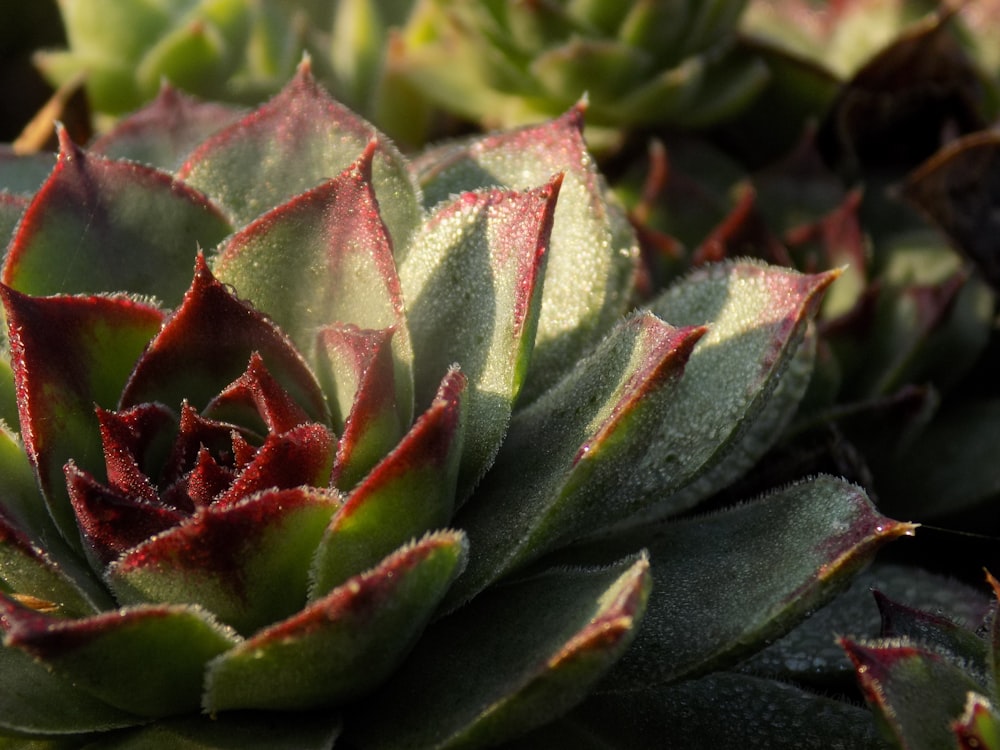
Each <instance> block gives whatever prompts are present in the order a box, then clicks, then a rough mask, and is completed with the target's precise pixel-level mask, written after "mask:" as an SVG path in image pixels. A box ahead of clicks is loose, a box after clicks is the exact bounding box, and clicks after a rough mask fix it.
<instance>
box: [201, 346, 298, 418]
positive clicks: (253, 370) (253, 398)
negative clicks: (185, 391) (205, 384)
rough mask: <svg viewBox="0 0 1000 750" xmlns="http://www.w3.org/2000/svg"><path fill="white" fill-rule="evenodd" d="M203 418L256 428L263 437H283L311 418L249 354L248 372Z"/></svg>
mask: <svg viewBox="0 0 1000 750" xmlns="http://www.w3.org/2000/svg"><path fill="white" fill-rule="evenodd" d="M204 416H205V417H207V418H209V419H213V420H216V421H222V422H224V421H228V422H232V423H233V424H247V425H254V422H255V421H257V422H262V424H261V425H260V427H262V428H263V429H262V432H263V433H264V434H269V433H276V434H281V433H284V432H288V431H289V430H291V429H294V428H295V427H299V426H300V425H304V424H306V423H307V422H309V421H310V420H309V415H308V414H307V413H306V412H305V411H304V410H303V409H302V407H301V406H299V404H297V403H296V402H295V400H294V399H292V397H291V396H290V395H289V394H288V392H287V391H285V389H284V388H282V387H281V384H280V383H278V381H276V380H275V379H274V378H273V377H271V373H269V372H268V371H267V367H266V366H265V365H264V359H263V358H262V357H261V356H260V354H259V353H257V352H254V353H253V354H251V355H250V362H249V363H248V364H247V369H246V372H244V373H243V374H242V375H240V377H238V378H237V379H236V380H234V381H233V382H232V383H231V384H230V385H229V386H227V387H226V388H225V390H223V391H222V392H221V393H220V394H219V395H218V396H216V397H215V398H214V399H212V401H211V403H209V405H208V406H207V407H205V411H204Z"/></svg>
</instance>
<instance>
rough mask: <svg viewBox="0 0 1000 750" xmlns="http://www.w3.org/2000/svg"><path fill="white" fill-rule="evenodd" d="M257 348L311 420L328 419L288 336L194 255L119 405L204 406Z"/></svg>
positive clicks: (323, 403)
mask: <svg viewBox="0 0 1000 750" xmlns="http://www.w3.org/2000/svg"><path fill="white" fill-rule="evenodd" d="M254 352H256V353H257V354H259V355H260V357H261V358H262V359H263V361H264V364H265V365H266V367H267V369H268V371H269V372H270V373H271V374H272V375H273V376H274V377H275V378H276V379H277V380H278V382H279V383H281V385H282V387H283V388H285V389H286V390H287V391H288V393H289V395H290V396H291V397H292V398H293V399H294V400H295V401H296V402H297V403H298V404H299V405H300V406H301V407H302V408H303V409H304V410H305V411H306V413H307V414H308V415H309V416H310V418H311V419H312V420H313V421H316V422H322V423H324V424H326V423H328V422H329V417H328V413H327V408H326V401H325V399H324V398H323V393H322V391H320V388H319V385H318V384H317V383H316V380H315V379H314V378H313V375H312V373H311V372H310V371H309V367H308V366H307V365H306V363H305V360H303V359H302V356H301V355H300V354H299V353H298V352H297V351H296V350H295V347H294V346H293V344H292V342H291V341H290V340H289V339H288V337H287V336H285V335H284V333H282V332H281V330H280V329H279V328H277V326H275V325H274V324H273V323H272V322H271V321H270V320H268V319H267V317H265V316H264V315H263V314H261V313H259V312H258V311H257V310H255V309H254V308H253V307H251V306H250V305H248V304H246V303H244V302H242V301H240V300H239V299H237V298H236V297H234V296H233V295H232V293H231V292H230V291H229V290H228V289H226V287H225V286H224V285H223V284H221V283H220V282H219V281H218V280H217V279H216V278H215V277H214V276H213V275H212V273H211V271H209V270H208V266H207V265H206V263H205V258H204V257H203V256H202V255H201V254H200V253H199V254H198V259H197V262H196V265H195V274H194V281H193V282H192V283H191V287H190V289H188V291H187V292H186V293H185V295H184V301H183V302H182V303H181V305H180V307H179V308H177V309H176V310H175V311H174V312H173V313H172V314H171V315H170V317H169V318H167V321H166V323H164V325H163V328H162V330H161V331H160V332H159V333H158V334H157V336H156V338H155V339H153V341H152V342H151V343H150V345H149V347H148V348H147V349H146V351H145V352H144V353H143V355H142V357H141V358H140V359H139V361H138V362H137V363H136V365H135V370H134V372H133V373H132V376H131V377H130V378H129V381H128V384H127V385H126V387H125V390H124V392H123V393H122V395H121V403H120V408H123V409H124V408H128V407H130V406H133V405H135V404H139V403H143V402H147V401H150V402H151V401H159V402H160V403H164V404H167V405H173V404H180V403H181V402H182V401H184V400H187V401H188V402H190V403H191V404H192V406H194V407H196V408H204V407H205V406H206V405H207V404H208V403H210V401H211V400H212V398H214V397H215V396H216V395H218V394H219V392H221V391H222V390H223V389H224V388H226V387H227V386H228V385H229V384H230V383H232V382H233V381H234V380H236V379H238V378H239V377H240V375H242V374H243V373H244V372H245V371H246V368H247V363H248V362H249V361H250V358H251V356H252V355H253V354H254Z"/></svg>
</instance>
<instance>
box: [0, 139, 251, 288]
mask: <svg viewBox="0 0 1000 750" xmlns="http://www.w3.org/2000/svg"><path fill="white" fill-rule="evenodd" d="M230 231H231V227H230V226H229V224H228V222H226V220H225V219H224V218H223V217H222V216H221V215H220V214H219V212H218V210H217V209H216V208H215V207H214V206H213V205H212V204H211V203H210V202H209V201H208V200H207V199H206V198H205V197H204V196H203V195H201V194H200V193H198V192H196V191H194V190H192V189H190V188H189V187H187V186H185V185H183V184H181V183H179V182H176V181H174V180H173V179H171V177H170V176H169V175H168V174H166V173H165V172H159V171H157V170H154V169H151V168H149V167H146V166H143V165H141V164H135V163H132V162H116V161H109V160H107V159H104V158H102V157H99V156H94V155H91V154H87V153H85V152H84V151H81V150H80V149H78V148H77V147H76V146H75V145H74V144H73V142H72V141H71V140H70V139H69V136H67V135H66V133H65V131H63V130H60V153H59V160H58V161H57V163H56V168H55V170H53V172H52V174H51V175H50V176H49V178H48V179H47V180H46V181H45V184H44V185H43V186H42V187H41V189H40V190H39V191H38V193H37V194H36V195H35V197H34V200H32V202H31V205H30V206H29V207H28V209H27V211H26V212H25V214H24V217H23V218H22V220H21V224H20V226H19V227H18V230H17V234H16V236H15V237H14V239H13V240H12V242H11V245H10V247H9V248H8V250H7V255H6V259H5V261H4V267H3V276H2V280H3V283H5V284H7V285H9V286H11V287H13V288H15V289H17V290H19V291H22V292H25V293H27V294H34V295H49V294H59V293H64V294H73V293H97V292H132V293H139V294H144V295H151V296H155V297H157V298H159V299H161V300H164V301H166V302H167V303H168V304H175V303H176V302H177V301H178V300H179V299H180V297H181V295H182V294H183V293H184V290H185V289H186V288H187V285H188V276H187V269H188V268H190V265H189V264H190V262H191V260H192V259H193V258H194V256H195V253H196V252H197V250H198V247H199V245H201V246H204V247H212V246H214V245H215V244H216V243H218V242H219V240H221V239H222V238H223V237H224V236H226V235H227V234H229V232H230Z"/></svg>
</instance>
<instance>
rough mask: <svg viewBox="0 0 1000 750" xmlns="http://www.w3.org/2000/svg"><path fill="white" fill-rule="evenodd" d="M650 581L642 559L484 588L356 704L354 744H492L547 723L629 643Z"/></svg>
mask: <svg viewBox="0 0 1000 750" xmlns="http://www.w3.org/2000/svg"><path fill="white" fill-rule="evenodd" d="M649 585H650V576H649V562H648V561H647V560H646V558H645V557H644V556H640V557H639V559H635V558H634V557H633V558H632V559H629V560H625V561H623V562H620V563H616V564H615V565H611V566H608V567H604V568H599V569H565V570H550V571H547V572H544V573H541V574H538V575H536V576H533V577H531V578H528V579H526V580H522V581H518V582H515V583H511V584H508V585H504V586H498V587H496V588H494V589H492V590H491V591H489V592H487V593H485V594H483V595H482V596H481V597H479V598H477V599H476V600H475V601H474V602H472V603H471V604H469V606H468V607H465V608H463V609H461V610H459V611H458V612H455V613H454V614H452V615H449V616H448V617H445V618H444V619H441V620H438V621H437V622H436V623H434V624H433V625H432V626H431V627H430V628H428V630H427V633H425V635H424V637H423V638H422V639H421V640H420V643H419V644H417V647H416V648H415V649H414V652H413V654H412V655H411V656H410V658H409V659H407V660H406V662H405V663H404V664H403V666H402V668H401V669H400V670H399V672H397V674H396V675H394V676H393V679H392V680H391V681H390V682H388V683H387V684H386V686H385V688H384V689H383V690H381V691H379V692H377V693H376V694H374V695H373V696H371V698H369V699H367V700H366V701H365V702H364V704H363V705H362V706H361V707H360V714H359V717H358V718H359V723H358V724H357V725H356V727H357V729H356V730H355V731H356V732H357V735H356V736H357V739H358V740H359V742H358V745H359V746H363V747H365V748H371V750H380V749H382V748H386V749H387V748H399V747H435V748H441V749H443V748H458V747H492V746H494V745H498V744H500V743H501V742H502V741H504V740H507V739H511V738H513V737H517V736H518V735H520V734H522V733H524V732H525V731H527V730H529V729H533V728H534V727H536V726H539V725H541V724H544V723H546V722H548V721H551V720H552V719H554V718H556V717H557V716H560V715H561V714H563V713H565V712H566V711H567V710H568V709H570V708H571V707H572V706H574V705H575V704H576V703H578V702H579V701H581V700H582V699H583V698H584V697H585V696H586V695H587V693H588V692H590V690H591V689H592V687H593V685H594V684H595V683H596V682H597V681H598V680H599V679H600V678H601V677H602V676H603V675H604V674H605V672H606V671H607V670H608V668H609V667H611V665H612V664H614V662H615V661H616V660H617V659H618V658H619V657H620V656H621V655H622V653H623V652H624V651H625V650H626V649H627V648H628V645H629V643H631V641H632V638H633V637H634V635H635V632H636V630H637V629H639V622H640V620H641V619H642V617H643V611H644V610H645V604H646V598H647V596H648V594H649ZM386 717H392V719H391V721H386ZM353 728H354V727H352V729H353Z"/></svg>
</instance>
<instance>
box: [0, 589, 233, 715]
mask: <svg viewBox="0 0 1000 750" xmlns="http://www.w3.org/2000/svg"><path fill="white" fill-rule="evenodd" d="M0 625H2V627H3V629H4V630H5V631H6V636H5V637H4V646H5V647H7V648H19V649H21V650H23V651H25V652H27V653H29V654H31V655H32V656H34V657H35V658H37V659H39V660H40V661H42V662H43V663H44V664H45V665H47V666H48V667H49V668H50V669H51V670H52V673H53V674H55V675H57V676H60V677H62V678H63V679H64V680H66V681H67V682H69V683H71V684H73V685H74V686H76V687H79V688H81V689H83V690H86V691H87V692H88V693H90V694H91V695H93V696H95V697H96V698H99V699H100V700H103V701H104V702H106V703H107V704H108V705H110V706H113V707H115V708H118V709H121V710H122V711H129V712H131V713H133V714H137V715H139V716H152V717H157V716H170V715H171V714H178V713H184V712H189V711H195V710H197V708H198V705H199V700H200V697H201V690H202V681H203V678H204V670H205V663H206V662H207V661H208V660H209V659H212V658H214V657H216V656H218V655H219V654H221V653H223V652H225V651H226V650H228V649H229V648H231V647H232V646H234V645H236V644H237V643H239V641H240V638H239V636H237V635H236V634H235V633H233V632H232V631H231V630H230V629H229V628H226V627H224V626H221V625H219V624H218V623H217V622H216V621H215V620H213V619H212V618H211V616H209V615H207V614H206V613H204V611H202V610H200V609H199V608H197V607H191V606H188V607H180V606H150V607H134V608H129V609H120V610H115V611H111V612H105V613H103V614H99V615H94V616H93V617H89V618H87V619H83V620H64V619H61V618H57V617H51V616H48V615H44V614H41V613H39V612H35V611H33V610H30V609H27V608H25V607H22V606H21V605H19V604H17V603H16V602H15V601H13V600H11V599H10V598H9V597H7V596H5V595H3V594H0Z"/></svg>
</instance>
